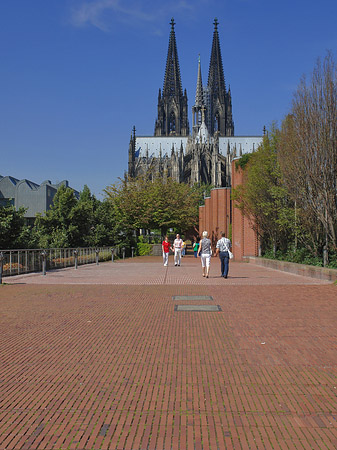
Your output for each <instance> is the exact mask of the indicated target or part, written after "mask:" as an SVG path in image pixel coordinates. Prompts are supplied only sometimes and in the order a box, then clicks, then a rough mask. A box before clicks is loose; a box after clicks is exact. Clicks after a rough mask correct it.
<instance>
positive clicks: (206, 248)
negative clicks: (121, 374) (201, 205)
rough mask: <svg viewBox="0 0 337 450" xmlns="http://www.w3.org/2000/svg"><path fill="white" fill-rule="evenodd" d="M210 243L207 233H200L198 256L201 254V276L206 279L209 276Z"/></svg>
mask: <svg viewBox="0 0 337 450" xmlns="http://www.w3.org/2000/svg"><path fill="white" fill-rule="evenodd" d="M211 245H212V243H211V240H210V239H208V233H207V231H204V232H203V233H202V239H201V241H200V244H199V249H198V256H199V255H200V254H201V267H202V276H203V277H206V278H208V276H209V267H210V264H211V256H212V247H211Z"/></svg>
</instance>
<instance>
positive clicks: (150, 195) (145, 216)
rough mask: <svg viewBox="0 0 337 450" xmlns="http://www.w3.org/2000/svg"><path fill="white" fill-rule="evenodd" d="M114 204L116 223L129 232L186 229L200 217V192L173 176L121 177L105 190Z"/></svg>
mask: <svg viewBox="0 0 337 450" xmlns="http://www.w3.org/2000/svg"><path fill="white" fill-rule="evenodd" d="M105 192H106V195H107V199H108V200H109V201H110V202H111V203H112V205H113V207H114V213H115V215H116V223H118V224H119V226H120V227H121V229H124V231H125V232H131V231H133V230H136V229H139V228H145V229H161V232H162V233H163V234H165V233H166V231H167V229H168V228H179V229H180V230H182V231H186V230H188V229H189V228H191V227H193V226H194V225H196V223H197V221H198V205H199V198H200V193H199V192H198V191H197V190H196V189H193V188H191V187H190V186H188V185H186V184H184V183H178V182H176V181H174V180H173V179H172V178H168V179H167V180H163V179H162V178H159V177H157V178H155V179H154V180H149V179H148V178H146V177H137V178H133V179H128V180H126V179H124V180H120V183H119V184H117V185H112V186H109V187H107V188H106V190H105Z"/></svg>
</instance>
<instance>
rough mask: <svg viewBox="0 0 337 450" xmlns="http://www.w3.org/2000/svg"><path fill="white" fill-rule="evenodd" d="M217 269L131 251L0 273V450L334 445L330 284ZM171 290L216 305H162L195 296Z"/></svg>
mask: <svg viewBox="0 0 337 450" xmlns="http://www.w3.org/2000/svg"><path fill="white" fill-rule="evenodd" d="M218 268H219V262H218V261H216V260H215V259H214V260H212V272H211V278H209V279H204V278H202V277H201V268H200V261H199V260H198V261H194V259H193V258H189V257H185V258H184V260H183V263H182V266H181V267H180V268H175V267H172V266H171V267H170V266H169V268H168V269H166V268H164V267H162V265H161V260H160V259H159V258H157V259H155V258H149V259H144V258H139V259H138V258H137V259H134V260H133V261H125V262H118V263H117V262H115V263H113V264H112V263H107V264H100V265H99V266H95V265H92V266H90V267H89V266H86V267H81V268H79V269H78V271H75V270H74V269H66V270H65V271H58V272H54V273H49V274H47V276H45V277H43V276H42V275H41V276H40V275H33V276H32V275H29V276H20V277H13V278H10V279H9V278H6V279H5V281H6V282H7V283H11V284H8V285H3V286H0V333H1V334H0V335H1V340H0V450H5V449H6V450H10V449H11V450H12V449H15V450H16V449H17V450H31V449H33V450H40V449H41V450H42V449H45V450H49V449H50V450H51V449H52V450H61V449H62V450H65V449H73V450H91V449H92V450H98V449H100V450H108V449H119V450H122V449H125V450H172V449H173V450H176V449H177V450H185V449H188V450H206V449H212V450H218V449H219V450H223V449H267V450H269V449H315V450H316V449H336V448H337V365H336V363H337V336H336V335H337V327H336V324H337V287H336V286H333V285H331V284H327V283H325V282H320V281H319V280H310V279H306V278H303V277H298V276H295V275H290V274H283V273H282V272H277V271H273V270H271V269H268V270H265V269H263V268H257V267H254V266H250V265H249V264H239V263H232V264H231V268H230V278H228V279H227V280H225V279H222V278H220V277H219V274H217V273H216V271H217V270H218ZM109 272H110V279H111V282H110V284H109V283H108V281H109V277H108V273H109ZM116 272H117V274H116ZM144 273H145V274H147V275H148V278H147V282H144V281H141V280H140V274H141V275H142V276H144ZM156 274H157V278H156ZM82 277H83V278H82ZM133 278H135V279H136V280H138V279H139V280H140V281H139V283H138V284H137V283H134V282H133V281H132V280H133ZM257 279H258V281H259V282H258V283H257V281H256V280H257ZM34 280H35V281H34ZM83 280H85V281H84V283H87V284H84V283H82V281H83ZM90 280H92V282H91V283H90ZM95 280H96V281H95ZM99 280H101V281H102V282H101V283H99ZM123 280H124V283H123ZM168 280H174V281H175V283H174V284H169V283H168ZM48 281H49V283H50V282H52V283H54V284H48V283H47V282H48ZM177 296H211V297H212V300H209V301H205V300H203V301H202V304H209V305H219V306H220V307H221V311H216V312H209V311H207V312H193V311H180V312H175V311H174V307H175V305H176V304H178V305H193V304H194V305H198V304H201V303H200V300H188V301H187V300H177ZM173 297H175V300H173ZM197 298H198V297H197Z"/></svg>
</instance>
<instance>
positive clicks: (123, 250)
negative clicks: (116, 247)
mask: <svg viewBox="0 0 337 450" xmlns="http://www.w3.org/2000/svg"><path fill="white" fill-rule="evenodd" d="M122 252H123V261H124V259H125V247H123V248H122Z"/></svg>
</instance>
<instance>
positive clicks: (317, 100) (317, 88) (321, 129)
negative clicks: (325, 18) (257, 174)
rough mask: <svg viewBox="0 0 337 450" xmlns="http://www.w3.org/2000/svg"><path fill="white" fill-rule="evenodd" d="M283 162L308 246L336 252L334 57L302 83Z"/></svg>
mask: <svg viewBox="0 0 337 450" xmlns="http://www.w3.org/2000/svg"><path fill="white" fill-rule="evenodd" d="M279 161H280V165H281V168H282V172H283V177H284V180H285V182H286V184H287V188H288V191H289V193H290V195H291V197H292V199H293V200H294V202H296V205H297V208H298V210H299V212H300V219H301V221H302V224H303V225H304V227H305V230H306V233H305V239H304V241H305V240H306V241H307V242H310V246H311V247H312V248H313V249H314V252H315V253H316V254H317V252H321V251H322V247H323V246H325V247H326V248H328V246H330V248H332V249H334V250H335V249H337V219H336V217H337V178H336V172H337V66H336V63H335V62H334V60H333V58H332V55H331V53H328V54H327V55H326V57H325V58H324V60H323V62H321V61H320V60H318V61H317V63H316V65H315V68H314V70H313V73H312V76H311V79H310V80H309V81H307V80H306V78H305V77H303V78H302V79H301V81H300V84H299V86H298V88H297V90H296V92H295V95H294V98H293V104H292V109H291V114H289V115H288V116H287V117H286V119H285V120H284V121H283V124H282V130H281V143H280V151H279ZM308 237H309V239H308ZM329 244H330V245H329Z"/></svg>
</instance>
